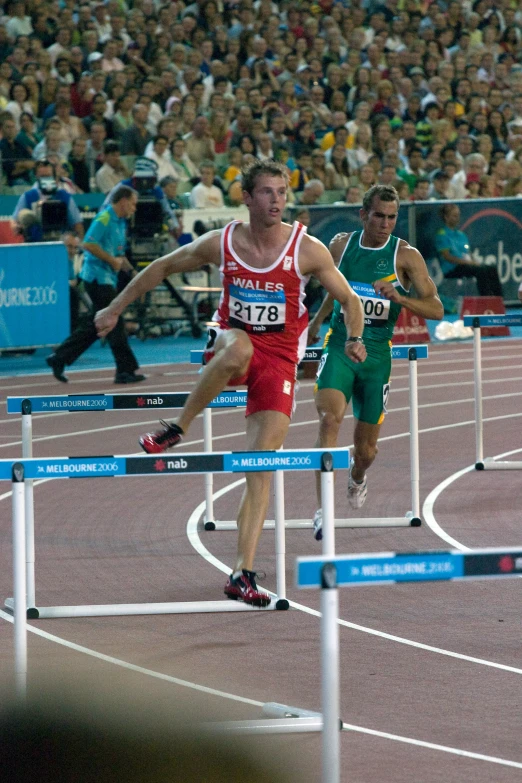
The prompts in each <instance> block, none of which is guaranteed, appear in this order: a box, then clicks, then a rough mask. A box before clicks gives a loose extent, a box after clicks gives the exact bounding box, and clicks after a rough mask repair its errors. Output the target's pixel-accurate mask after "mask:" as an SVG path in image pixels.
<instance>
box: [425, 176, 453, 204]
mask: <svg viewBox="0 0 522 783" xmlns="http://www.w3.org/2000/svg"><path fill="white" fill-rule="evenodd" d="M448 185H449V177H448V174H447V173H446V172H445V171H443V170H439V171H436V172H435V174H434V176H433V180H432V185H431V190H430V194H429V198H430V201H439V200H440V201H443V200H446V199H447V198H448Z"/></svg>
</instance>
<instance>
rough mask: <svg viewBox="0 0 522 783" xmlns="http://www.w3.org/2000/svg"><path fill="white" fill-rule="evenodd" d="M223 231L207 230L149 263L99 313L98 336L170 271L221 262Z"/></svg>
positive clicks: (188, 269)
mask: <svg viewBox="0 0 522 783" xmlns="http://www.w3.org/2000/svg"><path fill="white" fill-rule="evenodd" d="M220 235H221V231H212V232H209V233H208V234H204V235H203V236H202V237H200V238H199V239H196V240H195V241H194V242H191V243H190V244H189V245H183V247H179V248H177V250H174V252H172V253H169V254H168V255H166V256H163V257H162V258H158V259H156V261H153V262H152V264H149V266H148V267H146V268H145V269H144V270H143V271H142V272H140V274H139V275H137V276H136V277H135V278H134V280H132V281H131V282H130V283H129V285H128V286H126V287H125V288H124V289H123V291H122V292H121V293H120V294H118V296H117V297H116V298H115V299H113V300H112V302H111V303H110V305H109V306H108V307H105V308H104V309H103V310H100V311H99V312H97V313H96V317H95V319H94V320H95V324H96V329H97V332H98V335H99V337H105V335H107V334H108V333H109V332H110V331H111V330H112V329H114V327H115V326H116V322H117V320H118V317H119V316H120V315H121V314H122V313H123V311H124V310H125V308H126V307H127V306H128V305H130V304H131V302H134V301H135V300H136V299H139V297H140V296H143V294H146V293H147V291H152V289H153V288H156V286H157V285H159V284H160V283H161V281H162V280H164V279H165V278H166V277H168V276H169V275H172V274H174V273H176V272H190V271H191V270H193V269H199V267H201V266H205V265H207V264H215V265H217V264H219V261H220Z"/></svg>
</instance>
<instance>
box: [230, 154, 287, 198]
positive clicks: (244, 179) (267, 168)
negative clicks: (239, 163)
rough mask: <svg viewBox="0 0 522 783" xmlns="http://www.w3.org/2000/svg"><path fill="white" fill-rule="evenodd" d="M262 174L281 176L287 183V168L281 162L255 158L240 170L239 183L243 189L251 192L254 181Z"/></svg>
mask: <svg viewBox="0 0 522 783" xmlns="http://www.w3.org/2000/svg"><path fill="white" fill-rule="evenodd" d="M263 174H267V175H268V176H270V177H282V178H283V179H284V181H285V183H286V185H288V170H287V168H286V166H284V165H283V164H282V163H278V162H277V161H275V160H256V161H254V162H253V163H250V164H249V165H248V166H245V168H244V169H243V170H242V172H241V185H242V187H243V190H245V191H246V192H247V193H250V194H252V191H253V190H254V188H255V186H256V182H257V180H258V178H259V177H261V176H262V175H263Z"/></svg>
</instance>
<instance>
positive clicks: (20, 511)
mask: <svg viewBox="0 0 522 783" xmlns="http://www.w3.org/2000/svg"><path fill="white" fill-rule="evenodd" d="M163 462H164V463H165V464H164V465H162V466H161V468H160V467H159V466H158V460H157V456H155V455H154V456H144V457H134V456H128V457H127V456H121V457H118V456H117V457H114V456H106V457H57V458H47V459H41V460H38V459H27V460H22V461H19V462H15V463H13V462H12V461H11V460H0V480H10V481H11V485H12V497H13V513H12V516H13V585H14V590H13V599H12V605H11V609H12V612H13V618H14V654H15V678H16V687H17V695H18V697H19V699H23V698H25V693H26V681H27V610H26V603H27V602H26V584H27V578H26V577H27V573H26V563H25V508H24V506H25V500H24V483H25V481H26V480H34V479H35V478H37V479H38V478H44V477H45V478H52V479H70V478H74V479H76V478H78V479H79V478H93V477H125V476H145V475H155V476H169V475H170V476H172V475H180V474H181V475H187V474H188V475H190V474H195V473H202V472H206V471H209V470H212V471H214V472H221V473H242V472H250V471H271V472H276V471H277V472H281V471H284V470H318V469H322V467H323V465H324V464H326V465H327V466H328V470H329V471H330V477H332V470H333V468H334V467H335V468H340V469H342V468H347V467H349V455H347V453H346V450H344V449H332V450H330V451H329V452H325V451H324V450H323V449H310V450H308V451H264V452H263V451H261V452H260V451H255V452H237V453H234V452H221V453H217V452H216V453H214V454H211V455H210V454H206V453H201V454H197V453H190V454H176V458H175V459H172V460H168V459H166V460H163ZM324 486H325V492H328V493H330V494H331V495H332V500H331V502H332V503H333V481H331V482H330V484H325V485H324ZM329 502H330V501H329V500H328V499H327V498H325V502H324V506H325V508H326V509H328V508H330V506H329ZM277 608H278V607H277V604H272V605H271V606H269V607H266V608H264V609H258V608H256V607H252V606H248V605H247V604H244V603H237V602H234V601H203V602H201V601H200V602H184V603H177V604H176V603H170V604H165V603H159V604H110V605H99V604H94V605H84V606H55V607H40V608H39V609H38V610H36V609H35V612H37V613H36V614H35V615H33V616H32V617H33V619H34V618H36V617H41V618H53V617H54V618H56V617H60V618H66V617H104V616H128V615H137V614H141V615H143V614H166V613H168V614H173V613H176V614H187V613H193V612H221V611H250V612H252V611H254V612H255V611H259V612H264V611H267V609H277ZM282 710H284V711H285V714H284V715H283V714H281V712H282ZM264 712H265V715H267V716H274V715H276V716H280V718H283V720H280V719H279V718H275V719H270V718H268V717H267V718H264V719H262V720H261V721H260V722H259V721H258V722H256V723H260V724H261V725H262V727H263V728H264V729H266V730H269V731H274V730H276V731H296V730H299V731H301V730H304V731H320V730H321V729H322V726H323V721H322V717H321V716H320V715H318V714H317V713H315V712H311V711H307V710H299V709H297V710H294V711H293V712H291V713H289V712H288V708H286V707H284V705H278V704H274V703H267V704H266V705H264ZM298 726H299V728H298ZM258 728H259V727H258Z"/></svg>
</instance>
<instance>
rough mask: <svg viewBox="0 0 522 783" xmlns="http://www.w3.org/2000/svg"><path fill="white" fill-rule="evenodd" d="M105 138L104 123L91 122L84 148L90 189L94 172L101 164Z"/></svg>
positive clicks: (93, 182)
mask: <svg viewBox="0 0 522 783" xmlns="http://www.w3.org/2000/svg"><path fill="white" fill-rule="evenodd" d="M105 138H106V131H105V125H104V124H103V123H101V122H93V124H92V125H91V130H90V133H89V138H88V140H87V150H86V160H87V165H88V167H89V172H90V177H91V190H94V188H95V176H96V172H97V171H98V170H99V169H101V167H102V166H103V155H104V143H105Z"/></svg>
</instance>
